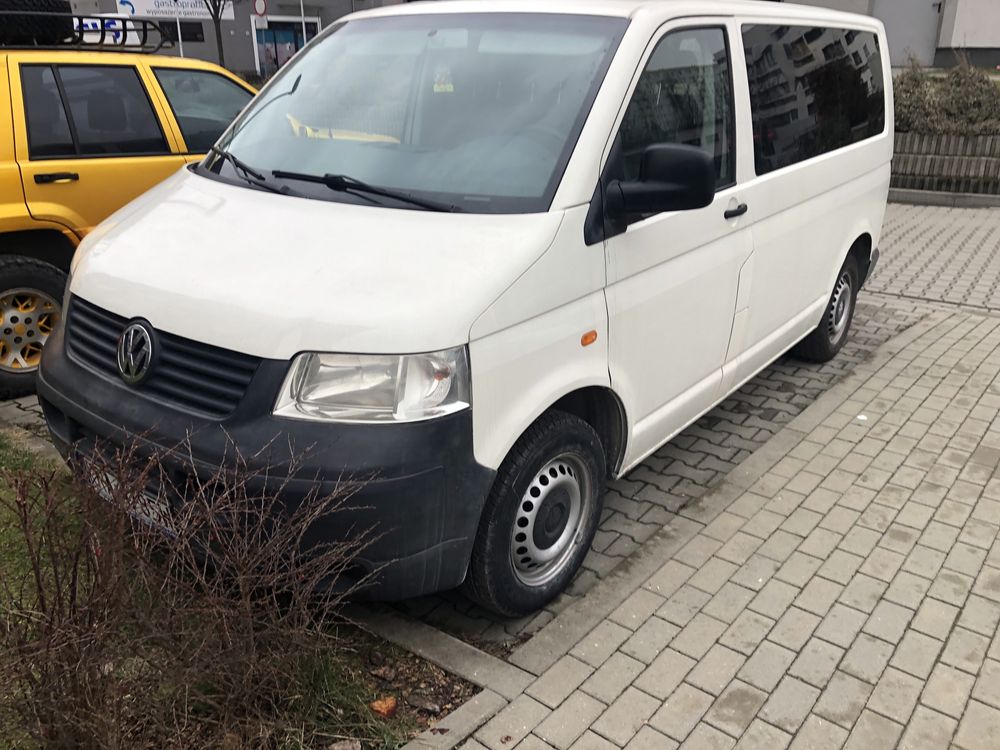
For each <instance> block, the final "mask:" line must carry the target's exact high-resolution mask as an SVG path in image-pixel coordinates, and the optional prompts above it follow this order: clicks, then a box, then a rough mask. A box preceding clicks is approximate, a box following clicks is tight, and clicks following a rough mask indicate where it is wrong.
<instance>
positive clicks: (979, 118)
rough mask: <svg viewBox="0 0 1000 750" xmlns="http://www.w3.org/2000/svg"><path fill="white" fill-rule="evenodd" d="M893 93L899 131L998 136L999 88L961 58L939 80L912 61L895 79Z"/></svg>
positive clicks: (999, 127) (999, 131)
mask: <svg viewBox="0 0 1000 750" xmlns="http://www.w3.org/2000/svg"><path fill="white" fill-rule="evenodd" d="M893 93H894V98H895V109H896V129H897V130H899V131H900V132H915V133H931V134H957V135H990V134H998V133H1000V85H997V83H996V82H994V81H993V80H991V79H990V77H989V76H988V75H986V73H985V72H984V71H982V70H979V69H978V68H975V67H973V66H971V65H969V64H968V62H967V61H965V60H964V59H961V58H960V59H959V64H958V65H957V66H955V67H954V68H952V69H951V70H949V71H948V72H947V73H945V75H944V76H941V77H937V76H932V75H930V74H928V73H927V72H926V71H924V70H923V69H922V68H921V67H920V66H919V65H918V64H917V63H915V62H913V63H911V65H910V67H909V68H908V69H907V70H906V71H904V72H903V73H900V74H899V75H898V76H896V78H895V81H894V85H893Z"/></svg>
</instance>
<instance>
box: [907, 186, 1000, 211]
mask: <svg viewBox="0 0 1000 750" xmlns="http://www.w3.org/2000/svg"><path fill="white" fill-rule="evenodd" d="M889 202H890V203H909V204H912V205H915V206H946V207H948V208H1000V195H990V194H988V193H942V192H938V191H935V190H909V189H906V188H889Z"/></svg>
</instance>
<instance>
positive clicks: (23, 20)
mask: <svg viewBox="0 0 1000 750" xmlns="http://www.w3.org/2000/svg"><path fill="white" fill-rule="evenodd" d="M0 11H22V12H24V13H25V14H26V15H23V16H19V15H11V16H6V15H5V16H0V44H27V45H32V44H38V45H52V44H58V43H59V42H61V41H63V40H65V39H68V38H70V37H72V36H73V19H72V17H71V14H72V12H73V10H72V8H71V7H70V4H69V0H0ZM33 13H61V14H64V16H63V17H62V18H56V17H53V16H38V15H32V14H33Z"/></svg>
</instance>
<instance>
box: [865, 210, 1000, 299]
mask: <svg viewBox="0 0 1000 750" xmlns="http://www.w3.org/2000/svg"><path fill="white" fill-rule="evenodd" d="M881 244H882V247H881V250H882V259H881V260H880V261H879V266H878V268H877V269H876V273H875V276H874V278H873V279H872V280H871V283H870V284H869V289H870V290H871V291H876V292H884V293H887V294H892V295H898V296H902V297H907V298H909V299H921V300H928V301H933V302H947V303H950V304H956V305H962V306H965V307H968V308H970V309H976V310H1000V209H995V208H980V209H969V208H938V207H933V206H906V205H902V204H890V205H889V210H888V212H887V214H886V218H885V224H884V227H883V237H882V243H881Z"/></svg>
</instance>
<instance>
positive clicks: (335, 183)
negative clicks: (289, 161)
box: [271, 169, 460, 213]
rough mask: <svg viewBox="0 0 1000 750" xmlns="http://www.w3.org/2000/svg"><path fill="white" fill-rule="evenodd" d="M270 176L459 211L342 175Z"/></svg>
mask: <svg viewBox="0 0 1000 750" xmlns="http://www.w3.org/2000/svg"><path fill="white" fill-rule="evenodd" d="M271 174H272V175H273V176H274V177H277V178H278V179H281V180H301V181H303V182H315V183H318V184H320V185H326V187H328V188H330V190H336V191H337V192H341V193H351V192H357V193H368V194H369V195H380V196H382V197H384V198H391V199H393V200H397V201H400V202H402V203H409V204H410V205H411V206H417V207H419V208H423V209H426V210H428V211H444V212H449V213H454V212H457V211H459V210H460V209H459V208H458V206H456V205H454V204H452V203H442V202H440V201H435V200H430V199H428V198H417V197H415V196H413V195H411V194H410V193H407V192H404V191H402V190H393V189H392V188H385V187H379V186H378V185H369V184H368V183H367V182H362V181H361V180H358V179H355V178H354V177H349V176H347V175H344V174H322V175H320V174H306V173H305V172H286V171H285V170H283V169H275V170H274V171H273V172H271Z"/></svg>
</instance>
